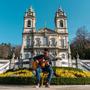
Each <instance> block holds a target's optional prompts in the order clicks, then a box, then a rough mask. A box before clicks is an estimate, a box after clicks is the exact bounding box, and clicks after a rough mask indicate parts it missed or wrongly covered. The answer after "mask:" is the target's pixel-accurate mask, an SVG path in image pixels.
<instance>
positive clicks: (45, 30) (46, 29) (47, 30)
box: [38, 28, 56, 34]
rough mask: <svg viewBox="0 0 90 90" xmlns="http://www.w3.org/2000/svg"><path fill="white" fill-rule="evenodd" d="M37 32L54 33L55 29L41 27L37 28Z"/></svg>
mask: <svg viewBox="0 0 90 90" xmlns="http://www.w3.org/2000/svg"><path fill="white" fill-rule="evenodd" d="M38 32H45V33H51V34H54V33H56V31H54V30H52V29H49V28H41V29H39V30H38Z"/></svg>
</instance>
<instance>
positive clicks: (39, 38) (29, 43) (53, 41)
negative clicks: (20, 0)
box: [21, 7, 71, 66]
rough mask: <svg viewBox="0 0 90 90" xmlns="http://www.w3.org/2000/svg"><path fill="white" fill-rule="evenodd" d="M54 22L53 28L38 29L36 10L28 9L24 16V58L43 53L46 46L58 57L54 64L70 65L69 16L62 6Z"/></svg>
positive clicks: (22, 53) (22, 55) (22, 52)
mask: <svg viewBox="0 0 90 90" xmlns="http://www.w3.org/2000/svg"><path fill="white" fill-rule="evenodd" d="M54 23H55V28H54V29H53V30H52V29H50V28H48V27H43V28H41V29H39V30H36V15H35V11H34V10H33V9H32V7H30V8H29V9H28V11H27V12H26V13H25V16H24V31H23V33H22V48H21V58H22V59H27V58H31V57H33V55H38V54H42V52H43V50H44V48H48V49H49V53H50V54H51V55H52V56H54V57H56V58H57V59H58V60H57V61H55V62H54V66H70V63H71V61H70V59H69V54H70V50H69V43H68V31H67V16H66V14H65V12H64V11H63V10H62V9H61V8H59V9H58V10H57V11H56V13H55V17H54Z"/></svg>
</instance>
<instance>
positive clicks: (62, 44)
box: [61, 39, 64, 48]
mask: <svg viewBox="0 0 90 90" xmlns="http://www.w3.org/2000/svg"><path fill="white" fill-rule="evenodd" d="M61 47H62V48H64V39H61Z"/></svg>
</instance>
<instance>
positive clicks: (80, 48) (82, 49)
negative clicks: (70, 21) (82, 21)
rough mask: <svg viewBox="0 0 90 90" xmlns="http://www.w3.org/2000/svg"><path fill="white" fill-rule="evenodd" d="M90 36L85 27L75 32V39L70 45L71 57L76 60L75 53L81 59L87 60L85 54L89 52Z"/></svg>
mask: <svg viewBox="0 0 90 90" xmlns="http://www.w3.org/2000/svg"><path fill="white" fill-rule="evenodd" d="M89 50H90V35H89V33H88V31H87V29H86V27H80V28H79V29H78V30H77V32H76V37H75V38H74V40H73V41H72V43H71V52H72V57H74V58H76V55H77V53H78V54H79V56H80V58H81V59H87V58H88V59H89V58H90V57H88V54H87V53H86V52H90V51H89Z"/></svg>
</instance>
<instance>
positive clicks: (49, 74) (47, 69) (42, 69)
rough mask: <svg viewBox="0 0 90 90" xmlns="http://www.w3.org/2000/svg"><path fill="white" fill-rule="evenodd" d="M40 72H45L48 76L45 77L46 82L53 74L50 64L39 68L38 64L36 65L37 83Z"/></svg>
mask: <svg viewBox="0 0 90 90" xmlns="http://www.w3.org/2000/svg"><path fill="white" fill-rule="evenodd" d="M41 72H47V73H48V76H47V79H46V82H48V83H50V81H51V78H52V75H53V69H52V67H51V66H45V68H41V67H40V66H38V68H37V69H36V79H37V83H40V73H41Z"/></svg>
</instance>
